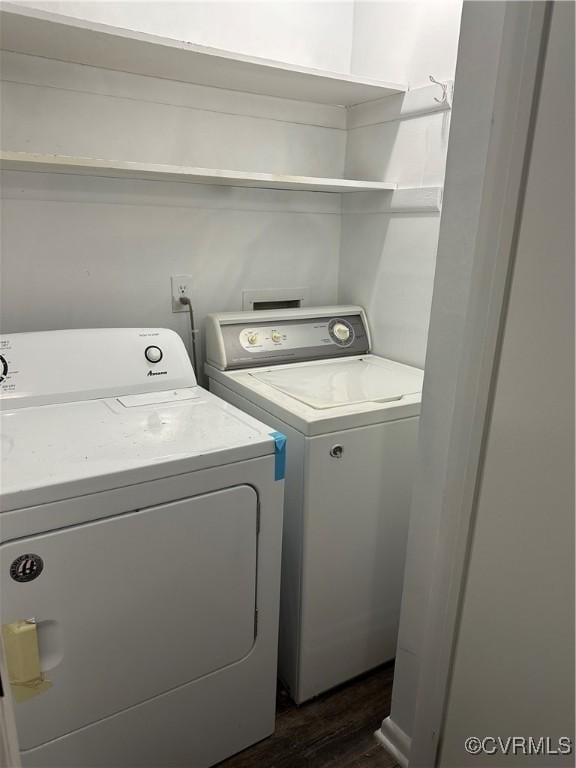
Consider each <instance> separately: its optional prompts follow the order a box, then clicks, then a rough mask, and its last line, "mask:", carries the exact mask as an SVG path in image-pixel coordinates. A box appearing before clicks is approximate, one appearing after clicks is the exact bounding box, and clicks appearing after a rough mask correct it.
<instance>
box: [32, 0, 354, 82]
mask: <svg viewBox="0 0 576 768" xmlns="http://www.w3.org/2000/svg"><path fill="white" fill-rule="evenodd" d="M19 4H21V5H29V6H32V7H35V8H42V9H44V10H49V11H53V12H55V13H62V14H66V15H68V16H75V17H77V18H83V19H88V20H90V21H96V22H100V23H103V24H111V25H114V26H119V27H125V28H127V29H136V30H139V31H140V32H148V33H151V34H155V35H162V36H165V37H171V38H176V39H178V40H186V41H187V42H193V43H197V44H200V45H209V46H214V47H216V48H225V49H228V50H231V51H238V52H240V53H246V54H251V55H254V56H263V57H264V58H269V59H277V60H279V61H288V62H290V63H292V64H301V65H302V66H309V67H317V68H318V69H328V70H334V71H336V72H348V71H350V57H351V55H352V34H351V33H352V26H353V17H354V2H353V0H177V1H176V2H174V0H161V1H159V2H158V1H156V2H154V1H149V2H141V1H140V0H128V2H126V0H124V1H123V0H113V1H106V0H33V1H32V2H22V1H21V2H20V3H19Z"/></svg>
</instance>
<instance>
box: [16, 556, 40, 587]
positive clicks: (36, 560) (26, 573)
mask: <svg viewBox="0 0 576 768" xmlns="http://www.w3.org/2000/svg"><path fill="white" fill-rule="evenodd" d="M43 570H44V561H43V560H42V558H41V557H40V555H32V554H28V555H20V557H17V558H16V560H14V561H13V562H12V565H11V566H10V576H11V577H12V578H13V579H14V581H20V582H26V581H34V579H37V578H38V576H40V574H41V573H42V571H43Z"/></svg>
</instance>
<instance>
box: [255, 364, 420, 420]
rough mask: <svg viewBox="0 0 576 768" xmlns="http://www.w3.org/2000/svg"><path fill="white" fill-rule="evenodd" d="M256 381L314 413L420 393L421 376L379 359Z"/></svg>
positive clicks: (271, 373)
mask: <svg viewBox="0 0 576 768" xmlns="http://www.w3.org/2000/svg"><path fill="white" fill-rule="evenodd" d="M251 375H252V376H253V377H254V378H255V379H257V380H258V381H261V382H263V383H264V384H268V385H269V386H271V387H274V389H277V390H279V391H280V392H283V393H284V394H286V395H290V396H291V397H293V398H294V399H295V400H299V401H300V402H301V403H304V404H305V405H309V406H311V407H312V408H316V409H319V410H320V409H326V408H336V407H338V406H342V405H354V404H355V403H387V402H390V401H392V400H401V399H402V398H403V397H404V396H405V395H413V394H418V393H420V392H421V391H422V379H423V376H424V374H423V372H422V371H418V370H416V369H414V368H410V367H408V366H405V365H402V364H401V363H395V362H392V361H391V360H384V359H383V358H372V357H371V358H368V359H363V358H360V359H358V358H356V359H354V360H344V361H335V362H332V361H330V362H325V363H316V364H313V365H295V366H291V367H286V368H281V369H273V370H267V371H256V372H254V373H252V374H251Z"/></svg>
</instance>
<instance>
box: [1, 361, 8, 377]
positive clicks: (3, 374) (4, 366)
mask: <svg viewBox="0 0 576 768" xmlns="http://www.w3.org/2000/svg"><path fill="white" fill-rule="evenodd" d="M7 373H8V363H7V362H6V358H5V357H3V356H2V355H0V381H4V379H5V378H6V374H7Z"/></svg>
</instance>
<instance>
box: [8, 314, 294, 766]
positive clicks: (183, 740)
mask: <svg viewBox="0 0 576 768" xmlns="http://www.w3.org/2000/svg"><path fill="white" fill-rule="evenodd" d="M56 362H57V364H55V363H56ZM47 370H49V371H50V376H46V371H47ZM0 372H1V382H0V404H1V406H2V413H1V414H0V420H1V421H0V423H1V438H2V495H1V499H0V500H1V504H2V515H1V519H0V522H1V534H2V538H1V540H0V541H1V545H0V561H1V562H0V568H1V572H2V583H1V598H2V599H1V611H2V624H3V625H17V626H20V623H21V622H26V621H29V620H31V619H32V618H33V619H34V621H35V628H36V636H37V641H38V656H37V657H38V658H39V668H38V669H36V672H35V679H34V680H30V681H24V683H23V684H22V681H19V684H16V683H17V682H18V681H15V680H13V681H12V682H13V683H15V685H14V689H15V692H18V691H20V689H23V688H26V686H28V687H27V689H26V691H25V692H27V693H29V692H30V690H32V691H34V692H37V695H35V696H34V697H33V700H30V701H23V702H22V703H16V705H15V706H16V716H17V727H18V736H19V740H20V748H21V750H22V762H23V765H24V766H60V767H61V768H72V766H74V767H75V768H76V767H77V766H79V765H92V766H95V765H98V766H109V767H110V768H112V767H113V766H119V765H127V766H128V765H131V766H133V765H138V766H148V767H149V768H152V767H157V766H159V765H189V766H195V767H197V768H208V766H211V765H214V764H215V763H218V762H220V761H221V760H223V759H225V758H226V757H228V756H229V755H231V754H234V753H236V752H238V751H240V750H242V749H244V748H245V747H247V746H249V745H250V744H252V743H254V742H256V741H259V740H260V739H262V738H264V737H266V736H268V735H269V734H270V733H272V731H273V729H274V715H275V691H276V669H277V651H276V649H277V631H278V630H277V622H278V603H279V590H280V585H279V577H280V553H281V529H282V504H283V485H284V483H283V481H282V480H276V479H275V478H276V477H277V476H278V473H277V455H276V453H277V442H278V438H277V436H276V435H271V434H270V433H271V432H273V431H274V430H273V429H272V428H270V427H267V426H265V425H264V424H262V423H260V422H258V421H257V420H255V419H254V418H252V417H250V416H249V415H247V414H246V413H244V412H241V411H239V410H237V409H236V408H234V407H233V406H231V405H230V404H228V403H225V402H223V401H222V400H220V399H218V398H217V397H215V396H214V395H212V394H210V393H209V392H207V391H205V390H203V389H201V388H200V387H198V386H197V385H196V381H195V378H194V372H193V370H192V366H191V364H190V361H189V359H188V356H187V354H186V351H185V348H184V345H183V344H182V342H181V340H180V338H179V337H178V336H177V335H176V334H175V333H173V332H172V331H167V330H161V329H160V330H159V329H118V330H90V331H55V332H45V333H27V334H24V333H23V334H14V335H10V336H2V337H0ZM32 666H33V665H32ZM30 668H31V669H32V667H30ZM41 680H43V681H44V682H45V683H47V685H38V686H35V683H36V682H38V681H41ZM50 683H51V685H49V684H50ZM16 698H17V699H18V696H16Z"/></svg>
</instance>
